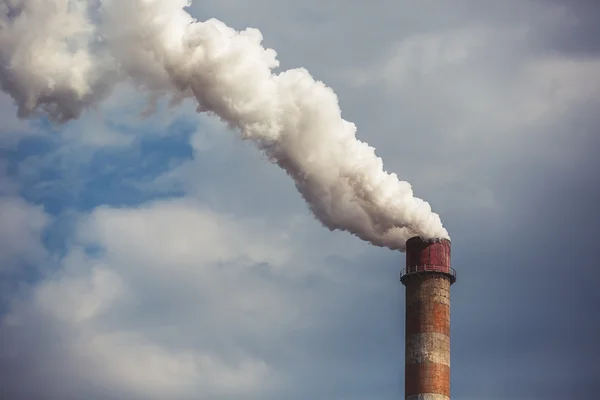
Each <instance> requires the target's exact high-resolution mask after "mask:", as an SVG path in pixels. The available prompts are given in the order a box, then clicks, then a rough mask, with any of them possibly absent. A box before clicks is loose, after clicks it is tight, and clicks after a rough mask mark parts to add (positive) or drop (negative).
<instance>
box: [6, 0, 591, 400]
mask: <svg viewBox="0 0 600 400" xmlns="http://www.w3.org/2000/svg"><path fill="white" fill-rule="evenodd" d="M189 10H190V13H192V14H193V15H194V16H196V17H197V18H199V19H201V20H203V19H207V18H211V17H216V18H219V19H221V20H222V21H223V22H225V23H226V24H228V25H230V26H233V27H235V28H237V29H242V28H245V27H247V26H252V27H256V28H258V29H260V30H261V31H262V32H263V35H264V43H265V45H266V46H269V47H273V48H275V49H276V50H277V52H278V58H279V60H280V61H281V65H282V68H283V69H287V68H293V67H306V68H307V69H308V70H309V71H310V72H311V73H312V74H313V76H315V78H316V79H320V80H323V81H324V82H325V83H326V84H327V85H329V86H331V87H332V88H333V89H334V90H335V91H336V93H337V94H338V96H339V101H340V105H341V108H342V115H343V117H344V118H345V119H347V120H349V121H352V122H355V123H356V124H357V126H358V137H359V139H361V140H365V141H367V142H368V143H370V144H371V145H373V146H375V147H376V148H377V153H378V155H380V156H381V157H383V159H384V162H385V167H386V168H387V170H388V171H390V172H396V173H397V174H398V175H399V177H400V178H401V179H405V180H407V181H409V182H411V184H412V185H413V188H414V190H415V193H416V195H417V196H419V197H422V198H424V199H426V200H427V201H429V202H430V203H431V204H432V206H433V208H434V210H435V211H436V212H438V213H439V214H440V215H441V217H442V220H443V222H444V225H445V226H446V227H447V228H448V230H449V232H450V235H451V237H452V243H453V260H452V262H453V267H454V268H455V269H456V270H457V271H458V281H457V283H456V284H455V285H454V286H453V287H452V296H453V298H452V394H453V399H456V400H461V399H463V400H467V399H482V398H485V399H567V398H590V396H592V394H593V393H597V391H598V390H599V389H600V387H599V386H598V382H599V378H600V372H599V370H598V368H597V366H596V362H595V358H596V354H595V353H597V352H596V351H595V349H596V348H597V345H596V344H595V343H596V341H597V338H598V336H599V335H600V322H599V321H598V317H597V316H598V311H597V308H598V304H600V295H599V294H598V290H597V287H596V286H597V285H596V282H597V281H598V278H599V277H600V272H598V271H599V270H600V269H599V267H600V265H599V263H598V257H597V250H596V248H597V245H596V243H595V242H596V240H597V234H596V231H597V226H598V222H600V215H599V212H598V204H599V201H600V190H599V187H600V181H599V177H598V172H597V171H598V170H599V167H600V166H599V165H598V164H599V162H598V157H597V151H598V149H599V148H600V136H599V135H598V132H599V128H600V117H599V116H598V113H597V110H598V106H600V104H599V97H598V95H599V94H600V43H599V42H598V40H597V39H596V37H600V36H598V35H600V32H598V27H597V24H596V21H597V17H599V16H600V7H598V6H597V5H595V2H592V1H583V0H582V1H572V2H570V3H567V2H558V1H550V2H543V1H512V0H511V1H505V2H480V1H477V2H475V1H467V0H457V1H455V2H452V4H450V3H449V2H442V1H425V2H419V3H418V5H416V4H415V3H414V2H398V1H395V2H391V1H383V0H382V1H377V2H374V3H371V4H367V3H366V2H360V1H354V0H352V1H350V0H348V1H341V0H332V1H329V2H327V3H326V4H320V2H318V1H313V0H308V1H304V2H301V3H300V2H291V1H281V0H279V1H275V0H255V1H242V0H228V1H216V0H214V1H212V0H207V1H194V2H193V3H192V5H191V7H190V9H189ZM144 108H145V103H144V98H143V96H142V95H141V94H139V93H138V92H136V91H135V90H134V89H133V88H132V86H130V85H128V84H127V83H125V84H122V85H120V86H119V87H118V88H117V89H116V90H115V91H114V92H113V93H112V94H111V95H110V96H109V98H107V99H106V100H105V101H104V102H103V103H102V104H101V105H100V106H99V107H98V108H97V109H91V110H88V111H86V112H85V113H84V115H82V116H81V118H80V119H78V120H76V121H71V122H69V123H67V124H64V125H55V124H53V123H51V122H48V121H47V120H44V119H41V118H30V119H26V120H21V119H18V118H17V117H16V107H15V106H14V104H13V102H12V99H11V98H10V97H9V96H8V95H5V94H0V121H2V122H1V123H0V219H1V220H0V289H1V294H0V337H2V347H1V349H0V369H1V370H2V371H3V378H2V379H0V393H3V398H7V399H11V400H12V399H15V400H16V399H19V400H20V399H28V400H29V399H40V400H42V399H51V398H61V399H66V400H68V399H83V398H85V399H98V400H104V399H165V398H169V399H197V398H205V399H307V398H310V399H317V400H318V399H328V400H331V399H351V400H354V399H356V400H362V399H365V400H367V399H368V400H371V399H382V400H384V399H397V398H401V397H402V396H403V387H404V382H403V357H404V353H403V351H404V349H403V347H404V345H403V329H404V320H403V318H404V297H403V296H404V288H403V287H402V285H401V284H400V283H399V281H398V277H399V272H400V270H401V268H402V267H403V263H404V255H403V254H401V253H399V252H392V251H390V250H386V249H382V248H376V247H373V246H370V245H368V244H366V243H364V242H362V241H360V240H359V239H357V238H356V237H353V236H351V235H349V234H347V233H344V232H339V231H334V232H330V231H329V230H327V229H326V228H324V227H322V226H321V225H320V224H319V222H317V221H316V220H314V218H313V217H312V216H311V215H310V213H309V212H308V209H307V207H306V205H305V203H304V202H303V200H302V199H301V197H300V196H299V195H298V193H297V192H296V189H295V188H294V185H293V182H292V181H291V180H290V179H289V178H288V177H287V176H286V175H285V173H284V172H283V171H281V170H279V169H278V168H277V167H275V166H273V165H271V164H269V163H268V161H267V160H266V159H265V157H264V156H263V155H261V153H260V152H259V151H257V150H256V149H255V148H254V147H253V146H252V145H251V144H249V143H246V142H243V141H240V140H239V139H238V137H237V135H236V134H235V133H234V132H230V131H229V130H228V128H227V127H226V126H225V125H224V124H223V123H221V122H220V121H219V120H218V119H216V118H215V117H212V116H210V115H200V114H197V113H196V112H195V105H194V104H193V103H192V102H191V101H189V102H185V103H184V104H182V105H181V106H177V107H174V108H170V107H168V105H167V104H166V102H165V103H161V104H160V106H159V107H158V110H157V112H156V113H154V114H153V115H151V116H148V117H142V116H141V114H142V112H143V111H144Z"/></svg>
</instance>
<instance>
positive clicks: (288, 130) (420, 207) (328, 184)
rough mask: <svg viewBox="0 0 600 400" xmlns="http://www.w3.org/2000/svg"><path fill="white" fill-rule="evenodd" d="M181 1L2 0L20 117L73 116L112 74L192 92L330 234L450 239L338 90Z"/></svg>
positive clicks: (1, 63)
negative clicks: (290, 186) (275, 171)
mask: <svg viewBox="0 0 600 400" xmlns="http://www.w3.org/2000/svg"><path fill="white" fill-rule="evenodd" d="M187 6H189V1H187V0H0V85H1V88H2V90H3V91H4V92H6V93H8V94H10V95H11V96H12V97H13V99H14V100H15V102H16V104H17V106H18V110H19V111H18V113H19V116H20V117H29V116H32V115H40V114H42V115H43V114H45V115H47V116H49V117H50V118H51V119H53V120H54V121H57V122H67V121H69V120H71V119H75V118H78V117H79V116H80V115H81V113H82V112H83V111H84V110H85V109H86V108H89V107H90V106H93V105H94V104H97V103H98V102H99V101H101V100H102V99H103V98H104V97H105V96H106V95H107V94H109V93H110V90H111V88H112V87H113V86H114V85H115V84H116V83H118V82H124V81H127V82H130V83H133V84H134V85H136V87H138V88H139V89H140V91H141V92H143V93H145V94H146V95H148V96H149V98H150V99H151V100H155V99H157V98H160V97H163V96H168V97H169V98H171V99H172V100H173V102H178V101H181V100H184V99H187V98H194V99H195V100H196V101H197V103H198V111H199V112H209V113H214V114H216V115H217V116H219V117H220V118H221V119H222V120H223V121H225V122H226V123H227V124H228V125H229V126H230V127H231V128H232V129H234V130H235V131H238V132H239V133H240V134H241V137H242V138H243V139H244V140H250V141H252V142H253V143H254V144H255V145H256V146H257V147H258V148H260V149H261V150H262V151H263V152H264V153H265V154H266V155H267V157H268V158H269V159H270V160H271V161H272V162H273V163H275V164H277V165H279V166H280V167H281V168H283V169H284V170H285V171H286V172H287V173H288V174H289V175H290V176H291V177H292V179H293V180H294V182H295V184H296V187H297V189H298V191H299V192H300V193H301V195H302V196H303V198H304V199H305V200H306V202H307V203H308V206H309V207H310V209H311V211H312V212H313V213H314V215H315V216H316V217H317V218H318V219H319V220H320V221H321V222H322V223H323V225H324V226H326V227H327V228H329V229H331V230H335V229H341V230H346V231H349V232H351V233H353V234H355V235H356V236H358V237H360V238H361V239H363V240H366V241H368V242H370V243H372V244H374V245H377V246H385V247H389V248H391V249H400V250H403V249H404V245H405V242H406V240H407V239H408V238H409V237H412V236H422V237H424V238H448V232H447V231H446V229H444V227H443V226H442V223H441V221H440V218H439V216H438V215H437V214H435V213H433V212H432V211H431V207H430V206H429V204H428V203H427V202H425V201H423V200H421V199H419V198H416V197H414V195H413V191H412V188H411V186H410V184H409V183H407V182H404V181H400V180H399V179H398V177H397V176H396V174H393V173H388V172H386V171H385V170H384V169H383V163H382V160H381V158H379V157H377V156H376V154H375V149H374V148H373V147H370V146H369V145H368V144H367V143H364V142H361V141H360V140H358V139H357V138H356V127H355V125H354V124H352V123H351V122H348V121H345V120H344V119H342V117H341V111H340V108H339V104H338V99H337V96H336V95H335V93H334V92H333V91H332V90H331V89H330V88H329V87H327V86H325V85H324V84H323V83H322V82H318V81H315V80H314V79H313V78H312V76H311V75H310V74H309V73H308V71H306V70H305V69H302V68H299V69H291V70H287V71H283V72H277V73H274V72H273V70H274V69H275V68H277V67H278V65H279V63H278V61H277V59H276V53H275V51H274V50H272V49H265V48H264V47H263V46H262V45H261V42H262V35H261V33H260V31H258V30H256V29H246V30H244V31H241V32H238V31H235V30H234V29H232V28H230V27H228V26H226V25H225V24H224V23H222V22H220V21H218V20H215V19H209V20H207V21H205V22H199V21H196V20H194V19H193V18H192V17H191V16H190V15H189V14H188V13H187V11H186V10H185V8H186V7H187Z"/></svg>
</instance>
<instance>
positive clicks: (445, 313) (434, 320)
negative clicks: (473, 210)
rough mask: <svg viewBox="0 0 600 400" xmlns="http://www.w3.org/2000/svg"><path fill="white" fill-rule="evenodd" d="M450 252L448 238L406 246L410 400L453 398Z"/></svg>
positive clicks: (407, 390) (453, 274)
mask: <svg viewBox="0 0 600 400" xmlns="http://www.w3.org/2000/svg"><path fill="white" fill-rule="evenodd" d="M450 249H451V247H450V241H449V240H447V239H434V240H425V239H422V238H420V237H413V238H411V239H409V240H408V241H407V242H406V268H405V269H404V270H402V274H401V277H400V281H401V282H402V284H404V286H406V328H405V329H406V335H405V340H406V342H405V369H404V385H405V388H404V396H405V399H406V400H449V399H450V285H452V284H453V283H454V282H455V281H456V271H454V269H452V268H450Z"/></svg>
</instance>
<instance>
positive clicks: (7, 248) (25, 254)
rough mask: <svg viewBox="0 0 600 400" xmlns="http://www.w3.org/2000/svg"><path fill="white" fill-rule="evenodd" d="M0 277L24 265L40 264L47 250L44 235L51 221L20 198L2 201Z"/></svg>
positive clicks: (0, 207)
mask: <svg viewBox="0 0 600 400" xmlns="http://www.w3.org/2000/svg"><path fill="white" fill-rule="evenodd" d="M0 221H1V223H0V273H9V272H13V271H14V269H15V268H16V267H18V266H19V265H20V264H21V263H23V262H25V263H33V264H36V263H41V262H43V260H44V257H45V256H46V249H45V248H44V246H43V244H42V242H41V239H42V238H41V235H42V232H43V230H44V228H45V227H46V226H47V225H48V223H49V221H50V219H49V217H48V215H47V214H46V213H44V211H43V209H42V207H40V206H36V205H33V204H30V203H27V202H26V201H24V200H23V199H21V198H18V197H0Z"/></svg>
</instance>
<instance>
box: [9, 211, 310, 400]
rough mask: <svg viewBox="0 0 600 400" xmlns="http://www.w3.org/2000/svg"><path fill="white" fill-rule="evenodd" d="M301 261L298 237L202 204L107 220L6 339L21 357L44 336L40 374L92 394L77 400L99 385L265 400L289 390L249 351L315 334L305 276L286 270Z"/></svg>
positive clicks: (80, 244)
mask: <svg viewBox="0 0 600 400" xmlns="http://www.w3.org/2000/svg"><path fill="white" fill-rule="evenodd" d="M22 242H25V241H22ZM86 249H87V250H86ZM90 251H91V253H90ZM293 252H295V245H294V243H293V242H291V241H290V238H289V235H288V232H286V231H282V230H280V229H273V228H271V227H269V226H267V225H265V224H264V223H263V222H261V221H259V220H254V219H234V218H232V217H230V216H228V215H221V214H216V213H214V212H211V211H210V210H208V209H206V208H205V207H203V206H202V205H200V204H198V203H196V202H193V201H191V200H177V201H162V202H155V203H152V204H149V205H146V206H144V207H142V208H139V209H126V208H121V209H116V208H107V207H103V208H99V209H96V210H94V211H93V212H92V213H91V214H90V215H89V216H88V217H86V218H83V220H82V221H81V223H80V225H79V228H78V230H77V234H76V237H75V241H74V242H73V246H72V247H70V250H69V253H68V254H67V256H66V257H65V258H64V259H63V261H62V262H61V265H60V268H59V269H58V270H57V272H56V273H55V274H54V275H53V276H52V277H51V278H49V279H48V280H45V281H42V282H40V283H39V284H37V285H36V286H35V287H34V288H33V289H32V292H31V294H30V295H27V296H24V297H22V298H21V299H20V301H18V302H14V303H13V305H12V310H11V312H10V314H9V315H8V316H7V317H6V318H5V319H4V321H3V328H2V329H3V330H4V331H5V332H8V334H7V340H8V343H9V344H10V346H11V347H12V348H13V351H16V352H19V351H25V350H24V349H25V348H27V346H29V345H30V344H29V343H28V342H27V341H28V340H29V338H28V337H27V335H22V334H19V332H22V331H23V330H30V329H38V330H39V331H38V335H39V340H41V341H43V342H46V343H47V345H48V348H46V349H45V350H44V352H40V353H39V354H34V355H33V356H32V357H34V359H33V360H31V361H30V362H31V363H32V364H31V365H28V367H27V368H29V369H30V371H29V372H28V374H29V376H38V377H39V379H40V380H44V379H62V380H66V381H74V382H77V385H82V386H81V387H82V388H79V389H73V390H83V392H81V393H79V394H73V393H75V392H73V393H72V394H71V395H83V393H87V392H86V391H90V390H92V389H91V387H88V386H87V384H86V383H85V382H92V381H93V382H94V385H95V386H96V387H101V388H103V389H102V390H108V391H109V392H113V391H116V392H118V393H129V394H130V396H131V397H130V398H157V399H162V398H166V397H169V398H180V399H187V398H197V396H204V397H210V396H215V397H216V398H226V397H227V396H233V397H236V396H239V395H242V394H243V395H251V394H257V393H260V392H261V391H264V390H267V389H268V388H272V387H274V385H275V386H276V385H277V383H278V379H280V378H278V374H277V373H276V372H275V371H274V370H273V368H272V366H270V365H269V364H268V362H267V361H266V360H264V359H263V357H262V356H261V353H260V352H256V351H254V350H253V349H252V347H249V343H251V342H253V341H256V340H259V341H264V340H268V338H272V339H276V338H278V337H279V336H280V335H282V334H284V333H285V332H287V331H288V330H289V329H297V328H299V327H302V326H303V325H304V324H306V323H309V322H301V319H300V316H302V315H303V313H304V311H303V310H305V306H300V305H299V304H297V303H296V301H297V298H296V297H295V296H294V290H291V291H289V288H290V286H289V284H288V285H287V287H288V291H286V284H285V282H287V281H289V279H290V276H294V275H298V274H300V275H302V273H301V272H298V271H288V270H286V269H282V267H283V265H288V264H289V263H290V256H291V254H292V253H293ZM282 284H283V285H282ZM292 287H293V286H292ZM292 326H293V328H292ZM13 332H15V333H14V334H13V335H10V333H13ZM47 354H52V358H51V359H50V358H46V357H47ZM21 356H22V355H21ZM51 364H52V365H53V368H54V372H52V374H51V375H48V372H47V371H46V368H48V367H49V366H50V365H51ZM23 390H25V389H23ZM47 390H52V389H51V388H48V389H47ZM56 390H57V391H56V392H55V393H54V394H56V395H61V393H62V395H64V392H62V391H58V389H56ZM61 390H63V389H61ZM25 392H26V390H25ZM47 395H48V396H50V395H53V393H49V394H47Z"/></svg>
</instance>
